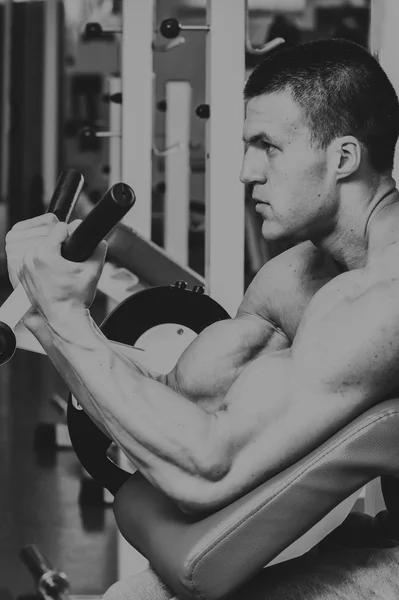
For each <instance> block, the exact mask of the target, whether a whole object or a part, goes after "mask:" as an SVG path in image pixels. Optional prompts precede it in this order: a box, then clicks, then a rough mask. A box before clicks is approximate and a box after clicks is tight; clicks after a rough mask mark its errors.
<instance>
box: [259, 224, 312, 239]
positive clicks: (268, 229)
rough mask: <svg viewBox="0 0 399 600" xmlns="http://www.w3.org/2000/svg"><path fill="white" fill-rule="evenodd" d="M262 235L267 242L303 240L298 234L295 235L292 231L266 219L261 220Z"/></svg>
mask: <svg viewBox="0 0 399 600" xmlns="http://www.w3.org/2000/svg"><path fill="white" fill-rule="evenodd" d="M262 237H263V239H264V240H265V241H266V242H268V243H273V242H275V243H277V242H280V243H284V244H297V243H299V242H302V241H304V240H303V239H302V238H301V236H300V235H299V234H297V235H296V234H295V232H293V231H285V230H283V229H282V228H281V227H277V226H276V225H274V224H272V223H270V222H268V221H263V224H262Z"/></svg>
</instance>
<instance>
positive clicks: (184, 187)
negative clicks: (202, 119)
mask: <svg viewBox="0 0 399 600" xmlns="http://www.w3.org/2000/svg"><path fill="white" fill-rule="evenodd" d="M165 87H166V106H167V111H166V135H165V143H166V148H173V147H174V146H176V149H175V150H173V149H172V150H171V151H170V152H167V154H166V156H165V183H166V193H165V217H164V218H165V221H164V222H165V236H164V239H165V243H164V246H165V250H166V252H167V253H168V254H170V256H171V257H172V258H174V259H175V260H177V261H178V262H179V263H181V264H183V265H188V258H189V255H188V250H189V248H188V239H189V226H190V222H189V221H190V121H191V85H190V84H189V83H188V82H187V81H168V82H167V83H166V86H165ZM178 144H180V147H178V146H177V145H178Z"/></svg>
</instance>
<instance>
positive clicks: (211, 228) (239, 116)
mask: <svg viewBox="0 0 399 600" xmlns="http://www.w3.org/2000/svg"><path fill="white" fill-rule="evenodd" d="M226 15H228V27H226ZM207 22H208V24H209V25H210V32H209V33H208V34H207V44H206V102H207V104H209V106H210V118H209V119H208V121H207V124H206V208H205V218H206V234H205V235H206V237H205V279H206V281H207V284H208V288H209V292H208V293H209V294H210V296H212V298H214V299H215V300H216V301H217V302H219V303H220V304H221V305H222V306H223V307H224V308H225V309H226V310H227V312H229V313H230V314H231V315H234V314H235V312H236V310H237V308H238V305H239V304H240V302H241V299H242V296H243V292H244V187H243V185H242V184H241V183H240V181H239V173H240V170H241V165H242V159H243V144H242V142H241V138H242V131H243V122H244V102H243V87H244V81H245V54H244V47H245V0H217V1H212V0H208V2H207ZM226 65H232V68H230V69H226ZM226 153H228V160H226Z"/></svg>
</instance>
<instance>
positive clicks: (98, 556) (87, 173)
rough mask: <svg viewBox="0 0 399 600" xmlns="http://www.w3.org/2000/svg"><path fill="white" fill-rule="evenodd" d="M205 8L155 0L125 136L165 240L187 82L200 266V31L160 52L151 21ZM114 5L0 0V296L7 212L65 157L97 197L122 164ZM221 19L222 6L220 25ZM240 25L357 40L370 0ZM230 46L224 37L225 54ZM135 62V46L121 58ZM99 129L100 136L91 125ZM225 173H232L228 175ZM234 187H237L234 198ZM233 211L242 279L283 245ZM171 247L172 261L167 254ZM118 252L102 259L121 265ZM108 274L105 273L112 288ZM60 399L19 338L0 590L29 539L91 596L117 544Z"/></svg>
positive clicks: (64, 163)
mask: <svg viewBox="0 0 399 600" xmlns="http://www.w3.org/2000/svg"><path fill="white" fill-rule="evenodd" d="M215 1H216V2H217V0H215ZM377 1H378V0H377ZM124 2H125V3H127V2H129V4H130V2H132V3H133V2H135V0H124ZM234 2H235V0H232V1H231V4H232V5H233V4H234ZM125 9H126V6H125ZM205 11H206V2H205V0H157V1H156V2H154V35H153V41H152V44H153V47H152V72H153V75H152V81H153V97H152V100H151V102H152V106H151V107H150V108H148V112H149V113H150V112H151V119H152V121H153V130H152V139H151V140H148V139H145V138H144V137H143V138H140V135H142V134H141V133H140V134H139V135H138V138H137V139H135V140H133V141H134V143H135V145H136V152H138V153H139V152H140V145H142V146H143V148H145V149H146V148H147V147H148V144H150V147H151V149H152V152H151V157H149V158H148V161H150V173H151V190H150V194H149V197H148V198H142V197H139V198H138V204H139V203H143V204H144V203H147V204H149V214H150V226H149V235H147V238H148V239H150V240H151V241H152V242H153V243H154V244H155V245H156V246H157V247H160V248H166V245H165V218H166V217H165V197H166V194H167V193H168V190H170V189H171V186H173V185H176V175H175V179H173V177H171V178H169V179H168V177H167V174H168V172H169V171H168V167H167V160H168V158H169V156H175V155H177V154H178V152H179V149H182V145H180V146H179V142H178V141H177V142H173V129H172V131H168V129H167V128H168V127H170V126H171V125H170V123H172V127H173V119H172V116H170V115H171V109H172V107H171V104H170V102H169V104H168V102H167V86H168V84H169V83H170V82H180V83H181V82H183V83H184V85H185V87H182V88H179V90H180V91H178V92H176V93H177V100H176V102H177V106H178V105H179V102H180V101H182V98H183V96H182V95H183V93H184V94H186V92H187V90H189V96H187V97H188V98H189V110H188V112H187V114H186V117H187V118H186V121H185V131H186V132H189V134H188V135H189V137H188V139H186V142H185V147H184V149H185V152H186V157H187V161H188V162H187V165H188V168H187V170H186V172H185V173H184V174H182V177H183V175H184V178H185V181H186V182H187V188H186V192H187V195H188V197H187V198H186V204H187V218H188V248H187V252H188V254H187V259H184V260H183V259H182V260H181V262H183V263H184V267H189V268H190V269H192V270H193V272H195V273H196V274H198V276H199V277H200V278H201V277H205V276H206V238H205V229H206V210H207V203H206V201H205V197H206V187H207V178H206V177H207V174H206V171H207V168H206V167H207V153H208V150H209V149H208V147H207V145H208V141H207V129H206V125H205V123H206V121H207V119H208V118H209V115H207V108H206V107H207V101H208V100H207V97H208V96H207V89H206V86H207V67H206V65H207V58H206V52H207V49H206V44H207V39H206V35H205V34H204V32H203V31H195V30H194V31H189V30H188V31H184V32H182V33H183V34H184V39H185V42H184V43H181V44H179V43H177V44H176V45H175V47H173V48H171V49H169V50H167V51H165V50H166V48H165V46H166V45H167V44H169V43H171V38H169V39H167V38H165V36H163V35H162V33H161V31H160V30H159V27H158V25H159V24H160V23H162V22H163V21H164V20H165V19H176V21H177V22H178V23H182V24H184V23H189V24H190V25H193V26H196V25H204V24H205V23H206V12H205ZM123 14H124V6H123V1H122V0H47V1H44V0H26V1H19V0H0V48H1V59H0V85H1V88H0V109H1V120H0V130H1V146H0V178H1V179H0V295H1V296H2V298H1V299H2V301H3V300H4V299H5V298H6V297H7V295H8V294H9V293H10V291H11V288H10V284H9V281H8V278H7V272H6V261H5V254H4V239H5V235H6V233H7V231H8V230H9V229H10V228H11V227H12V226H13V225H14V224H15V223H16V222H18V221H21V220H25V219H28V218H31V217H33V216H36V215H39V214H41V213H43V212H44V211H45V209H46V207H47V206H48V202H49V199H50V195H51V192H52V190H53V189H54V185H55V182H56V179H57V177H58V174H59V173H60V172H61V171H64V170H65V169H70V168H73V169H77V170H78V171H80V172H81V173H82V174H83V175H84V178H85V185H84V190H83V194H82V195H83V196H84V198H85V201H87V202H88V203H89V204H90V205H95V204H96V203H97V202H98V201H99V199H100V198H101V197H102V195H103V194H104V193H105V191H106V190H107V189H108V188H109V186H110V185H111V183H112V182H113V181H112V178H114V177H117V176H118V173H119V174H120V172H121V171H120V165H119V166H118V165H116V164H115V160H116V161H117V160H119V161H121V160H122V159H121V156H120V153H121V151H122V149H121V145H120V144H121V133H122V135H127V134H126V131H124V128H123V123H122V129H120V126H121V125H120V124H121V114H120V112H119V113H118V112H117V111H118V110H119V111H121V110H122V105H121V102H122V98H121V87H120V84H121V78H122V60H124V61H125V62H124V65H123V74H124V76H126V73H127V72H128V66H129V57H128V56H127V54H126V52H127V50H126V40H125V41H124V40H123V32H122V31H121V30H122V29H123V28H125V26H126V25H125V24H124V19H123ZM90 23H96V24H99V25H100V28H101V31H100V33H99V32H98V30H97V31H96V30H95V28H94V29H93V27H92V28H91V29H90V27H89V28H88V27H87V25H88V24H90ZM229 25H230V22H229V14H228V10H227V11H226V15H225V26H226V28H229ZM247 25H248V35H249V38H250V40H251V44H252V46H253V47H255V48H256V47H261V46H262V45H264V44H265V43H266V42H269V41H272V40H274V39H276V38H279V37H281V38H284V40H285V44H286V45H292V46H294V45H296V44H298V43H301V42H306V41H310V40H316V39H321V38H332V37H340V38H345V39H349V40H353V41H355V42H357V43H358V44H361V45H362V46H364V47H366V48H368V47H369V34H370V0H249V2H248V15H247ZM174 39H176V38H174ZM172 41H173V40H172ZM215 43H216V42H215ZM241 51H242V53H243V56H244V61H245V77H246V76H248V74H249V73H250V72H251V70H252V69H253V68H254V67H255V66H256V64H257V63H258V62H259V61H260V60H262V58H263V56H262V55H259V54H257V53H254V52H251V51H250V50H248V48H247V50H245V48H244V46H243V47H242V50H241ZM235 52H236V50H235V49H234V51H233V47H232V50H231V56H232V57H234V56H235ZM123 53H124V56H123ZM139 60H140V57H135V61H133V60H132V64H133V62H134V64H136V63H137V62H139ZM135 68H136V67H135ZM224 69H225V71H221V72H220V80H221V81H222V80H223V77H227V75H226V73H227V71H228V70H229V69H231V70H232V71H234V69H235V64H234V61H233V62H232V63H231V64H228V65H227V64H225V66H224ZM243 82H244V77H243ZM118 85H119V87H118ZM141 85H143V82H142V81H141V80H140V77H138V76H136V75H135V74H134V75H132V82H131V87H132V88H133V89H139V88H140V86H141ZM118 90H119V91H118ZM179 94H180V96H179ZM184 106H186V107H187V104H185V105H184ZM208 108H209V107H208ZM124 110H125V111H126V108H125V107H124ZM185 110H187V108H186V109H185ZM211 111H212V107H211ZM175 112H176V111H175ZM177 112H178V111H177ZM124 114H125V118H127V117H126V115H127V113H126V112H125V113H124ZM113 115H114V116H115V115H116V117H117V119H116V121H115V120H114V121H113ZM169 117H170V119H172V121H168V118H169ZM174 118H176V117H174ZM118 119H119V120H118ZM168 123H169V124H168ZM118 127H119V130H118ZM104 132H108V133H109V135H101V133H104ZM170 140H172V142H171V141H170ZM125 142H126V140H125ZM171 143H172V147H171V146H170V144H171ZM112 144H113V146H112ZM124 147H125V148H126V143H125V146H124ZM115 157H116V158H115ZM118 157H119V158H118ZM208 158H209V157H208ZM145 160H147V159H145ZM112 161H114V163H112ZM226 161H229V153H228V149H226ZM125 162H126V157H125ZM125 173H127V171H126V167H125ZM231 177H232V178H234V179H238V173H237V172H232V173H231ZM177 179H179V177H178V176H177ZM133 187H134V182H133ZM244 195H245V191H244V190H243V191H242V201H243V204H244ZM243 217H244V219H245V223H243V225H245V232H244V237H245V240H244V241H245V243H244V249H243V252H244V258H243V263H242V264H243V270H244V273H243V279H244V288H245V287H246V286H247V285H248V284H249V282H250V281H251V280H252V278H253V276H254V275H255V274H256V272H257V271H258V270H259V268H260V267H261V266H262V264H263V263H264V262H265V261H266V260H268V259H270V258H271V257H273V256H275V255H276V254H278V253H279V252H281V251H282V250H284V249H285V247H284V245H282V244H269V245H267V244H266V242H265V241H264V240H263V239H262V236H261V234H260V223H259V222H258V220H257V215H256V214H255V213H254V212H253V210H252V209H251V208H250V207H248V208H247V210H246V211H245V213H243ZM227 218H228V217H227ZM130 225H131V223H130ZM133 227H134V220H133ZM222 237H223V236H220V244H222V242H223V240H222ZM166 250H167V248H166ZM174 259H175V260H176V261H177V262H179V256H177V257H174ZM117 263H118V261H116V262H115V261H114V264H113V266H114V267H118V266H120V265H118V264H117ZM128 266H129V264H122V267H124V268H126V267H128ZM162 268H163V267H162ZM225 268H226V272H227V271H228V270H229V269H234V265H231V264H229V262H228V260H227V259H226V267H225ZM124 274H125V275H126V273H125V272H124ZM133 276H134V273H133ZM122 279H123V277H122ZM120 281H121V280H120V279H118V277H117V276H116V278H115V286H118V285H120ZM133 284H134V281H133ZM133 284H132V285H133ZM110 285H111V286H112V281H111V283H108V287H109V286H110ZM111 296H112V294H111ZM115 299H116V300H118V296H117V295H116V296H115V298H114V300H115ZM104 306H105V299H104V296H101V294H100V295H99V297H98V299H97V302H96V306H95V307H94V312H95V314H97V313H96V311H97V312H98V315H99V316H98V320H99V321H101V318H102V317H103V316H104V311H105V312H106V311H107V308H105V307H104ZM66 397H67V390H66V388H65V386H64V384H63V383H62V382H61V381H60V379H59V377H58V375H57V373H56V372H55V370H54V369H53V368H52V366H51V365H50V364H49V361H48V360H47V359H46V357H44V356H42V355H40V354H37V353H34V352H28V351H27V350H21V349H20V350H18V351H17V353H16V356H15V358H14V359H13V361H12V362H11V363H9V364H7V365H5V366H4V367H2V368H1V370H0V600H6V599H7V600H11V599H12V598H16V597H18V596H21V595H24V594H32V593H33V592H34V585H33V580H32V578H31V576H30V575H29V573H28V572H27V569H26V568H25V566H24V565H23V564H22V562H21V560H20V559H19V552H20V549H21V547H22V546H23V545H24V544H29V543H34V544H37V545H38V546H39V547H40V548H41V550H42V551H43V552H45V553H46V555H47V556H48V557H49V559H50V560H51V561H52V562H53V563H54V564H55V565H57V566H58V567H59V568H61V569H62V570H63V571H65V572H66V573H67V574H68V577H69V578H70V580H71V583H72V589H73V591H74V593H77V594H83V593H90V594H102V593H103V592H104V591H105V590H106V589H107V588H108V587H109V586H110V585H111V584H112V583H113V582H114V581H115V580H116V579H117V578H118V576H119V568H118V560H119V558H118V543H119V542H118V535H117V531H116V525H115V522H114V518H113V514H112V510H111V509H110V506H109V503H107V501H106V499H104V497H103V495H102V490H98V489H97V488H96V486H95V485H91V483H90V480H88V479H87V478H85V476H84V473H82V470H81V468H80V466H79V464H78V461H77V459H76V457H75V456H74V454H73V452H72V451H71V449H70V446H69V445H68V441H67V442H65V445H63V442H61V441H59V440H58V441H55V437H56V433H57V429H56V428H57V427H58V426H59V429H60V430H61V431H62V427H64V428H65V422H64V421H65V419H64V417H65V415H64V411H65V398H66Z"/></svg>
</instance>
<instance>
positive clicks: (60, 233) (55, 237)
mask: <svg viewBox="0 0 399 600" xmlns="http://www.w3.org/2000/svg"><path fill="white" fill-rule="evenodd" d="M67 237H68V225H67V224H66V223H63V222H62V221H60V222H58V223H57V225H55V227H54V228H53V229H52V230H51V231H50V233H49V234H48V235H47V237H46V238H45V239H44V240H43V242H42V243H41V244H40V246H39V248H40V249H41V250H42V251H44V252H46V251H48V250H50V249H55V248H59V247H60V246H61V244H62V243H63V242H65V240H66V239H67Z"/></svg>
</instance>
